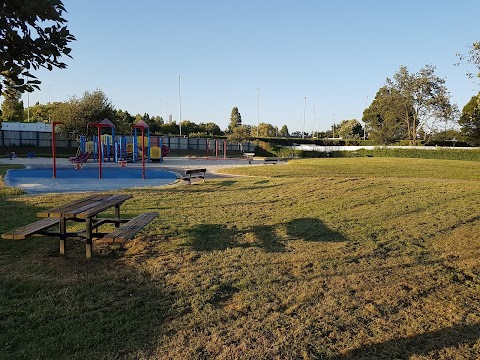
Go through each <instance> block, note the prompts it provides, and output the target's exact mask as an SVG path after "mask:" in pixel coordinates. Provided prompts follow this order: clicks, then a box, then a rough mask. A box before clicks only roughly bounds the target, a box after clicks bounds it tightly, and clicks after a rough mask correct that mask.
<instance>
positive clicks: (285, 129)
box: [279, 125, 289, 136]
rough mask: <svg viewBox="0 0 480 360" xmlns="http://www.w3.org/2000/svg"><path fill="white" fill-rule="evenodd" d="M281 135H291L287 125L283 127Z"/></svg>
mask: <svg viewBox="0 0 480 360" xmlns="http://www.w3.org/2000/svg"><path fill="white" fill-rule="evenodd" d="M279 134H280V136H288V135H289V133H288V127H287V125H283V126H282V128H281V129H280V132H279Z"/></svg>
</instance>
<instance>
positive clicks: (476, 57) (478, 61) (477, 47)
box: [455, 41, 480, 78]
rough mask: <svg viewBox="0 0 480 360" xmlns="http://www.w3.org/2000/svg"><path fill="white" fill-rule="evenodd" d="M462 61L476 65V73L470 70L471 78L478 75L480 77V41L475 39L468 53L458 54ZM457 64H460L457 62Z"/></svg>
mask: <svg viewBox="0 0 480 360" xmlns="http://www.w3.org/2000/svg"><path fill="white" fill-rule="evenodd" d="M457 56H458V58H459V59H460V61H466V62H467V63H468V64H471V65H473V66H475V67H476V68H477V69H476V74H474V73H472V72H470V71H468V72H467V76H468V77H469V78H473V77H477V78H480V41H475V42H474V43H473V44H472V45H471V46H470V47H469V50H468V53H467V54H466V55H464V54H457ZM455 65H459V63H458V64H455Z"/></svg>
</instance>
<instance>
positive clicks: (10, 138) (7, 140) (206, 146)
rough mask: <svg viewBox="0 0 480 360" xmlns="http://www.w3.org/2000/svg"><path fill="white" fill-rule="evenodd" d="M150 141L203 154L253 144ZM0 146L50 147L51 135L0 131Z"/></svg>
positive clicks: (65, 142) (60, 142)
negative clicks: (202, 152)
mask: <svg viewBox="0 0 480 360" xmlns="http://www.w3.org/2000/svg"><path fill="white" fill-rule="evenodd" d="M126 138H127V141H132V136H129V135H128V136H126ZM151 138H152V139H154V138H155V139H156V140H157V141H155V143H157V144H158V143H159V142H158V139H160V138H161V140H162V144H164V145H166V146H168V147H169V148H170V149H172V150H198V151H202V150H203V151H205V152H207V151H208V152H216V151H218V152H219V153H223V151H226V152H227V153H228V152H229V151H238V150H243V151H245V152H254V151H255V144H254V143H252V142H250V141H246V142H244V143H242V144H241V145H240V144H239V143H232V142H230V141H227V140H223V139H207V138H188V137H173V136H161V137H160V136H156V135H152V136H151ZM55 140H56V141H55V143H56V146H57V147H60V148H70V147H73V148H75V147H78V142H77V141H76V140H69V139H66V138H65V137H62V136H61V135H56V136H55ZM0 146H4V147H7V146H35V147H51V146H52V133H51V132H39V131H16V130H0Z"/></svg>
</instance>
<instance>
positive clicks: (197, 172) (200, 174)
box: [182, 169, 207, 184]
mask: <svg viewBox="0 0 480 360" xmlns="http://www.w3.org/2000/svg"><path fill="white" fill-rule="evenodd" d="M206 172H207V169H189V170H185V176H184V177H183V178H182V180H185V181H188V183H189V184H191V183H192V179H193V178H200V179H203V182H205V173H206Z"/></svg>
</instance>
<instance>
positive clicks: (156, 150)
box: [77, 127, 170, 166]
mask: <svg viewBox="0 0 480 360" xmlns="http://www.w3.org/2000/svg"><path fill="white" fill-rule="evenodd" d="M137 129H140V128H138V127H137V128H134V130H135V133H136V131H137ZM145 130H146V136H145V134H144V140H143V141H142V137H141V136H136V134H134V135H130V136H128V135H120V136H115V135H114V134H112V135H109V134H103V135H101V137H100V143H101V144H99V137H98V135H95V136H93V137H92V139H91V140H89V141H88V140H87V138H86V137H85V136H80V138H79V149H78V151H77V156H79V155H80V154H82V153H91V154H92V155H91V158H93V160H94V161H95V162H97V161H98V160H99V158H100V157H102V159H103V160H102V161H105V162H110V161H114V162H116V163H118V164H119V165H120V166H122V165H123V166H124V165H125V164H126V163H128V162H137V161H139V160H141V159H142V157H143V152H144V149H145V158H146V160H147V161H148V162H151V161H160V162H161V161H163V158H164V157H165V156H168V155H169V154H170V148H169V147H168V146H166V145H163V144H162V142H163V141H162V138H161V137H160V136H150V134H149V129H148V128H145ZM142 144H143V145H142ZM99 153H100V154H101V155H100V156H99Z"/></svg>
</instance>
